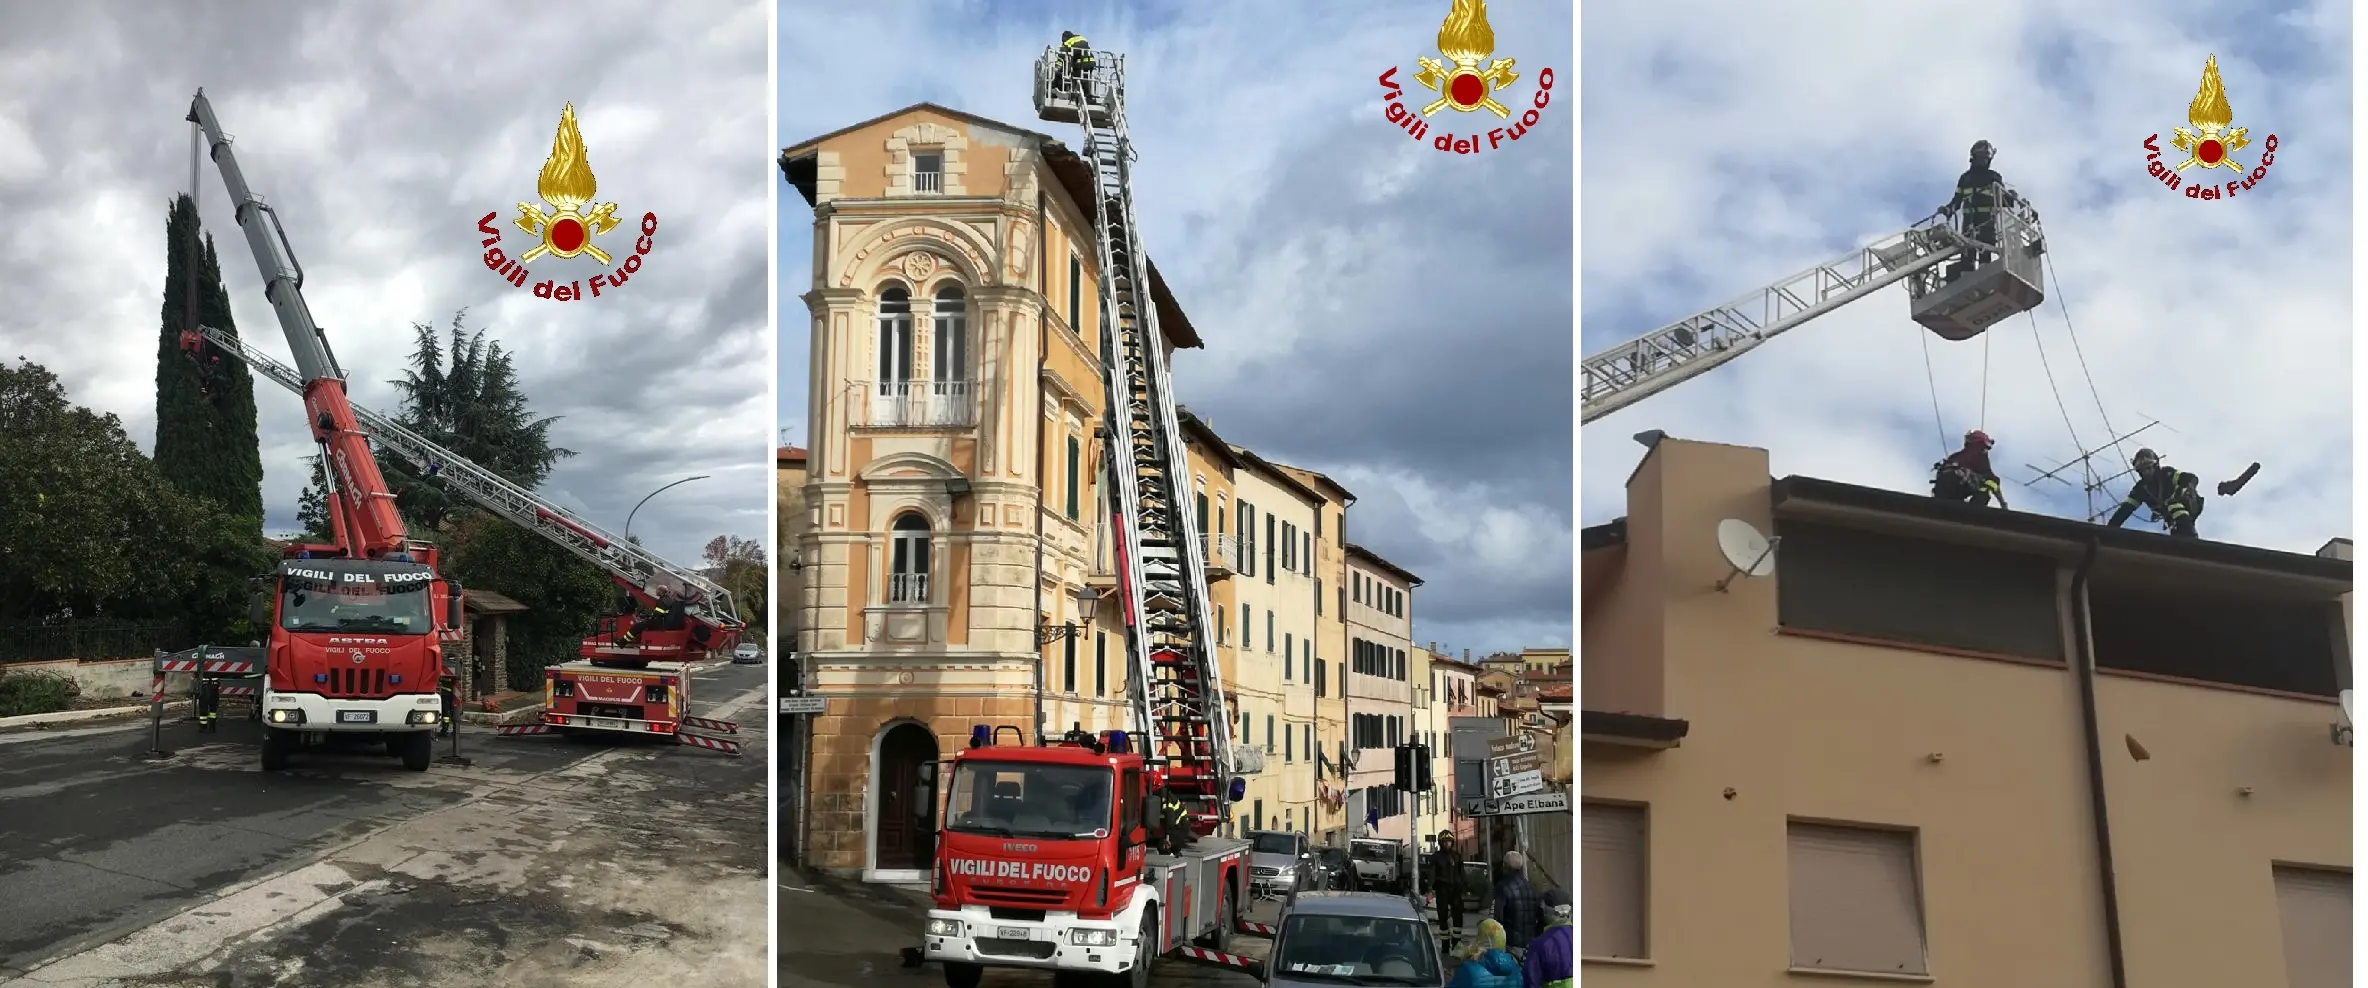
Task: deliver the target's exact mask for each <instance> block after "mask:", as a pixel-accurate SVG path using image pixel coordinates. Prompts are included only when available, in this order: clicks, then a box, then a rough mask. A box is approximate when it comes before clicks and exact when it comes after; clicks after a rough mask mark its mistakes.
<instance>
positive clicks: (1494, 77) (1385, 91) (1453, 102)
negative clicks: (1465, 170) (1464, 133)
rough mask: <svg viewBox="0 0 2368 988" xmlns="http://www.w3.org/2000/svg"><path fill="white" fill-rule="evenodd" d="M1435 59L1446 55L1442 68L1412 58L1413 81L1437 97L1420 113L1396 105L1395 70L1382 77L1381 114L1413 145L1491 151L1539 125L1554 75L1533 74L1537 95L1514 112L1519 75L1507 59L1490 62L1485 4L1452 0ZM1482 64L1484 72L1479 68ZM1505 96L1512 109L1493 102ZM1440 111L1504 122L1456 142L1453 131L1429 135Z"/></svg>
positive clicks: (1492, 46)
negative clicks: (1427, 142)
mask: <svg viewBox="0 0 2368 988" xmlns="http://www.w3.org/2000/svg"><path fill="white" fill-rule="evenodd" d="M1439 54H1441V55H1445V56H1447V61H1446V62H1444V63H1442V62H1440V61H1439V60H1438V59H1435V58H1432V57H1430V56H1428V55H1425V56H1422V57H1420V58H1417V59H1415V60H1414V61H1415V65H1416V66H1417V69H1416V71H1415V73H1414V81H1415V82H1416V83H1419V84H1421V86H1422V87H1423V88H1424V89H1427V90H1429V91H1431V92H1432V93H1435V94H1437V96H1438V98H1437V99H1434V100H1431V101H1430V102H1429V103H1426V104H1424V105H1423V107H1422V108H1421V109H1420V110H1410V109H1407V107H1406V104H1405V103H1402V102H1399V97H1400V96H1401V95H1402V94H1403V93H1404V92H1405V90H1403V89H1402V88H1400V87H1399V85H1398V83H1397V80H1396V78H1395V77H1396V76H1397V74H1398V67H1397V66H1395V65H1393V66H1390V68H1389V71H1387V72H1383V73H1382V74H1381V80H1380V81H1381V86H1382V100H1383V104H1384V107H1383V115H1384V116H1386V117H1388V118H1389V121H1390V122H1391V123H1393V124H1397V125H1398V129H1400V130H1403V131H1405V132H1406V136H1408V137H1412V138H1414V139H1415V140H1422V139H1424V138H1430V142H1431V147H1433V148H1435V149H1438V150H1440V151H1446V152H1450V153H1453V154H1474V153H1477V152H1480V151H1493V150H1495V149H1496V148H1498V147H1499V146H1501V145H1503V144H1505V143H1506V142H1509V141H1518V140H1520V139H1521V137H1522V135H1524V134H1527V133H1529V129H1530V128H1532V127H1535V126H1537V125H1538V111H1540V110H1543V109H1545V108H1546V104H1547V103H1548V102H1550V101H1551V100H1552V99H1553V90H1554V70H1553V69H1551V68H1541V69H1539V70H1538V78H1537V92H1536V94H1535V95H1533V96H1531V97H1530V98H1529V99H1528V100H1527V102H1528V103H1529V104H1530V105H1528V106H1526V107H1521V111H1520V112H1519V113H1515V112H1514V110H1513V107H1518V106H1521V103H1522V102H1523V100H1521V99H1520V98H1518V97H1517V96H1515V95H1514V94H1513V91H1512V89H1511V87H1512V85H1513V83H1514V82H1515V81H1516V80H1518V79H1520V78H1521V73H1519V72H1515V71H1513V60H1512V59H1510V58H1496V59H1492V58H1490V56H1492V55H1495V54H1496V32H1495V31H1494V30H1492V29H1491V28H1489V26H1488V0H1453V2H1452V3H1451V4H1450V5H1449V7H1448V10H1447V20H1446V21H1445V22H1443V23H1441V24H1440V25H1439ZM1483 62H1486V63H1487V65H1486V66H1485V67H1484V66H1482V64H1481V63H1483ZM1500 96H1502V97H1506V98H1507V99H1510V100H1511V101H1512V104H1513V106H1512V107H1509V106H1506V105H1505V102H1504V101H1502V100H1499V99H1498V97H1500ZM1441 110H1454V111H1455V112H1457V113H1471V112H1474V111H1476V110H1486V111H1488V112H1489V113H1492V114H1495V115H1496V118H1497V119H1498V120H1502V121H1504V122H1505V125H1504V126H1502V127H1492V128H1490V129H1489V130H1488V131H1487V132H1486V133H1475V134H1473V135H1472V136H1470V137H1458V136H1456V135H1455V134H1454V133H1453V132H1452V131H1447V130H1441V131H1440V132H1439V133H1438V134H1437V135H1436V136H1433V135H1432V134H1431V123H1430V120H1431V116H1432V115H1433V114H1435V113H1438V112H1440V111H1441Z"/></svg>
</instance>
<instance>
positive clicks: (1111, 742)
mask: <svg viewBox="0 0 2368 988" xmlns="http://www.w3.org/2000/svg"><path fill="white" fill-rule="evenodd" d="M1102 743H1103V744H1104V745H1105V746H1107V747H1108V748H1109V749H1110V753H1111V754H1113V755H1123V754H1126V732H1125V731H1109V732H1105V733H1104V734H1103V735H1102Z"/></svg>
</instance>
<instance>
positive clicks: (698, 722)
mask: <svg viewBox="0 0 2368 988" xmlns="http://www.w3.org/2000/svg"><path fill="white" fill-rule="evenodd" d="M682 726H684V727H696V728H698V729H700V730H702V731H714V732H716V733H717V734H738V733H740V725H739V724H736V723H733V722H732V721H728V720H710V719H708V718H705V717H685V718H683V719H682Z"/></svg>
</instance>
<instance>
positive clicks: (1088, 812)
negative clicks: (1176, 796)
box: [945, 762, 1110, 840]
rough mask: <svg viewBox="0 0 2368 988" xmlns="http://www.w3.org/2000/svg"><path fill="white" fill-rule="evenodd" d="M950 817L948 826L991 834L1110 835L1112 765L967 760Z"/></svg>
mask: <svg viewBox="0 0 2368 988" xmlns="http://www.w3.org/2000/svg"><path fill="white" fill-rule="evenodd" d="M945 819H946V829H947V830H950V831H954V832H956V833H966V834H984V835H987V836H991V837H1046V838H1054V839H1078V840H1083V839H1092V838H1096V837H1106V836H1108V835H1109V833H1110V769H1108V768H1106V767H1101V766H1085V765H1035V764H1026V763H1020V762H963V763H961V764H959V765H956V766H955V767H954V779H953V784H952V786H951V787H950V788H949V789H948V791H947V793H946V817H945Z"/></svg>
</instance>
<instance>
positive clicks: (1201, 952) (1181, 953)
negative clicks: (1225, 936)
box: [1176, 946, 1252, 971]
mask: <svg viewBox="0 0 2368 988" xmlns="http://www.w3.org/2000/svg"><path fill="white" fill-rule="evenodd" d="M1176 956H1178V957H1181V958H1183V959H1185V960H1188V961H1199V962H1201V963H1203V964H1219V965H1223V966H1225V967H1230V968H1234V969H1236V970H1242V971H1247V970H1249V969H1250V965H1251V963H1252V961H1251V960H1250V959H1249V958H1247V957H1244V956H1242V955H1240V954H1228V953H1226V952H1224V951H1221V950H1210V949H1209V948H1207V947H1189V946H1187V947H1178V948H1176Z"/></svg>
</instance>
